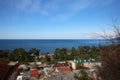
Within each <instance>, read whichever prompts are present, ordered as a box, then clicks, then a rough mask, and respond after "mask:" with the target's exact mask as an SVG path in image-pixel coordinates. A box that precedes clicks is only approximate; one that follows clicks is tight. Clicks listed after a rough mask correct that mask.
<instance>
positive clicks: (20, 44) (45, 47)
mask: <svg viewBox="0 0 120 80" xmlns="http://www.w3.org/2000/svg"><path fill="white" fill-rule="evenodd" d="M105 44H107V43H106V41H105V40H101V39H80V40H76V39H74V40H69V39H68V40H59V39H58V40H49V39H45V40H43V39H40V40H38V39H37V40H36V39H34V40H24V39H20V40H19V39H17V40H16V39H15V40H14V39H12V40H0V49H1V50H6V49H9V50H13V49H15V48H24V49H25V50H26V51H28V50H29V49H31V48H37V49H39V50H40V52H41V53H45V52H51V51H54V49H56V48H68V49H70V48H72V47H75V48H77V47H78V46H98V45H105Z"/></svg>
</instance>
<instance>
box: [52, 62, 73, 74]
mask: <svg viewBox="0 0 120 80" xmlns="http://www.w3.org/2000/svg"><path fill="white" fill-rule="evenodd" d="M53 70H54V71H58V72H62V73H68V72H70V71H71V69H70V66H69V64H68V63H56V64H54V65H53Z"/></svg>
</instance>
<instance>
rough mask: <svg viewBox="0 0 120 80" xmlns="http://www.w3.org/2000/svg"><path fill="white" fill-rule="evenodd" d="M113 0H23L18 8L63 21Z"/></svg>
mask: <svg viewBox="0 0 120 80" xmlns="http://www.w3.org/2000/svg"><path fill="white" fill-rule="evenodd" d="M112 1H113V0H74V1H73V0H21V1H19V2H18V3H17V5H16V6H17V9H20V10H23V11H28V12H38V13H40V14H41V15H49V16H51V15H53V14H54V16H52V20H54V19H55V18H56V19H55V20H57V19H60V20H58V21H62V18H63V21H65V20H68V19H70V18H71V17H72V16H74V15H76V14H77V13H78V12H80V11H81V10H83V9H86V8H89V7H90V6H93V5H96V6H100V4H101V5H108V4H110V3H112Z"/></svg>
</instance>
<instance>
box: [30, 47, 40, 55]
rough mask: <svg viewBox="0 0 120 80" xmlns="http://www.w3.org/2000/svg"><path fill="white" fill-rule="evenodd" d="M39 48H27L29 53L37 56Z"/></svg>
mask: <svg viewBox="0 0 120 80" xmlns="http://www.w3.org/2000/svg"><path fill="white" fill-rule="evenodd" d="M39 53H40V50H38V49H36V48H31V49H30V50H29V54H31V55H34V56H39Z"/></svg>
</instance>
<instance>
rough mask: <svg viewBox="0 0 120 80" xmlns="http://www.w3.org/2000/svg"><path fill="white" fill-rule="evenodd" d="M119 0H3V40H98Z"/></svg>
mask: <svg viewBox="0 0 120 80" xmlns="http://www.w3.org/2000/svg"><path fill="white" fill-rule="evenodd" d="M113 18H118V21H119V18H120V0H0V39H95V38H98V36H96V35H95V34H101V33H102V32H103V30H110V29H111V27H110V25H111V23H112V19H113Z"/></svg>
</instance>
